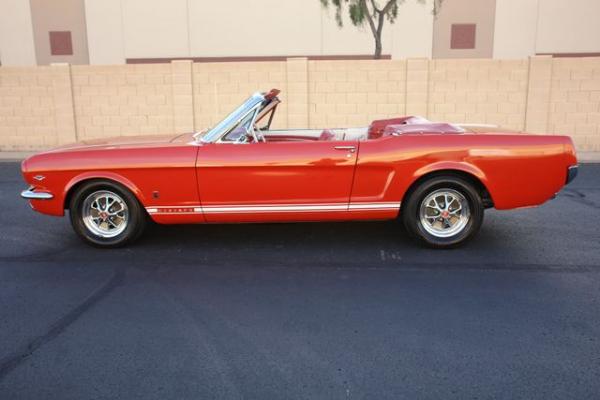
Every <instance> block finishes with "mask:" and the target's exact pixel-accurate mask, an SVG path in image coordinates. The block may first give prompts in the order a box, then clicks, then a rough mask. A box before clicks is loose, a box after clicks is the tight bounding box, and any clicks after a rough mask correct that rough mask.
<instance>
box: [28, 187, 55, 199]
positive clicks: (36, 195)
mask: <svg viewBox="0 0 600 400" xmlns="http://www.w3.org/2000/svg"><path fill="white" fill-rule="evenodd" d="M21 197H22V198H24V199H29V200H50V199H52V198H54V195H53V194H52V193H48V192H34V191H33V189H32V188H29V189H27V190H23V191H22V192H21Z"/></svg>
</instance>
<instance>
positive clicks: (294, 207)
mask: <svg viewBox="0 0 600 400" xmlns="http://www.w3.org/2000/svg"><path fill="white" fill-rule="evenodd" d="M178 208H179V209H185V211H166V210H168V209H178ZM399 208H400V202H381V203H365V202H356V203H350V204H347V203H317V204H256V205H241V206H240V205H231V206H229V205H227V206H198V205H194V206H155V207H147V208H146V211H147V212H148V213H149V214H168V215H181V214H197V213H204V214H228V213H229V214H240V213H273V212H275V213H277V212H328V211H386V210H398V209H399ZM163 210H165V211H163ZM190 210H193V211H190Z"/></svg>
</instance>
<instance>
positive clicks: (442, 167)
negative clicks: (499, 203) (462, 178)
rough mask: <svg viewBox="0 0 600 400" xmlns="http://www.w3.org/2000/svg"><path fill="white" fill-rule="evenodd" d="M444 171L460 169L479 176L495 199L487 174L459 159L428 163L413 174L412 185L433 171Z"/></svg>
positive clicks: (476, 176)
mask: <svg viewBox="0 0 600 400" xmlns="http://www.w3.org/2000/svg"><path fill="white" fill-rule="evenodd" d="M442 171H448V172H451V171H460V172H464V173H467V174H469V175H472V176H474V177H475V178H477V179H478V180H479V181H480V182H481V184H482V185H483V186H484V187H485V189H486V190H487V191H488V193H489V194H490V197H491V200H492V201H493V199H494V190H493V188H492V187H490V185H489V180H488V177H487V176H486V174H485V173H484V172H483V171H482V170H481V169H480V168H478V167H477V166H475V165H473V164H469V163H467V162H459V161H438V162H435V163H432V164H427V165H424V166H422V167H421V168H419V169H418V170H416V171H415V172H414V174H413V181H412V183H411V185H412V184H413V183H414V182H415V181H417V180H418V179H420V178H421V177H423V176H425V175H427V174H430V173H433V172H442Z"/></svg>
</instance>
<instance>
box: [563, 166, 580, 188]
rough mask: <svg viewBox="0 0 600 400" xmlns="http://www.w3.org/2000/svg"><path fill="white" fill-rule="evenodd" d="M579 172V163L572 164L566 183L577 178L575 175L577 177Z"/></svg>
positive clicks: (568, 170) (568, 169)
mask: <svg viewBox="0 0 600 400" xmlns="http://www.w3.org/2000/svg"><path fill="white" fill-rule="evenodd" d="M577 172H579V165H571V166H570V167H569V168H567V183H566V185H568V184H569V183H571V181H573V179H575V177H577Z"/></svg>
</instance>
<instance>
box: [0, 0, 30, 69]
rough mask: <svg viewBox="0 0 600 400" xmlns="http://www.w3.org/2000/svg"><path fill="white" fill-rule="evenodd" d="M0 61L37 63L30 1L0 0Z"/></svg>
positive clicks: (22, 63) (25, 63)
mask: <svg viewBox="0 0 600 400" xmlns="http://www.w3.org/2000/svg"><path fill="white" fill-rule="evenodd" d="M0 63H1V64H2V65H35V64H36V60H35V48H34V46H33V27H32V25H31V9H30V7H29V1H25V0H0Z"/></svg>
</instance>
